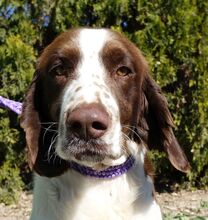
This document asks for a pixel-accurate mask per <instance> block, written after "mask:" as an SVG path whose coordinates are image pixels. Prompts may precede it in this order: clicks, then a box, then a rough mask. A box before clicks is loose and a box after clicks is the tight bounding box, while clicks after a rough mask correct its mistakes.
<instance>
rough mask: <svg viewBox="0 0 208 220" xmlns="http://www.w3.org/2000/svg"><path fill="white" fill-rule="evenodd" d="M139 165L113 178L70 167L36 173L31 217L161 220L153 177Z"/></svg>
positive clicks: (36, 219) (40, 219)
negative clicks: (88, 174)
mask: <svg viewBox="0 0 208 220" xmlns="http://www.w3.org/2000/svg"><path fill="white" fill-rule="evenodd" d="M140 171H141V169H139V165H138V164H137V165H136V166H135V167H133V168H132V169H131V170H130V171H129V172H128V173H126V174H124V175H122V176H120V177H117V178H115V179H110V180H100V179H94V178H88V177H84V176H82V175H80V174H79V173H77V172H75V171H72V170H69V171H68V172H66V173H65V174H63V175H61V176H59V177H54V178H47V177H41V176H38V175H36V176H35V188H34V201H33V211H32V216H31V220H121V219H122V220H136V219H143V220H153V219H154V220H160V219H162V217H161V212H160V208H159V206H158V205H157V203H156V202H155V200H154V198H153V196H152V192H153V183H152V180H151V178H150V177H148V176H147V177H145V174H144V173H143V172H142V173H141V172H140Z"/></svg>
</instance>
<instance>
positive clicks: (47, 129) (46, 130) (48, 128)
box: [43, 123, 54, 144]
mask: <svg viewBox="0 0 208 220" xmlns="http://www.w3.org/2000/svg"><path fill="white" fill-rule="evenodd" d="M53 125H54V123H52V124H51V125H50V126H48V127H47V128H44V129H45V132H44V134H43V144H45V136H46V133H47V132H49V131H50V129H51V127H52V126H53Z"/></svg>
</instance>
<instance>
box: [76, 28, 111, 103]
mask: <svg viewBox="0 0 208 220" xmlns="http://www.w3.org/2000/svg"><path fill="white" fill-rule="evenodd" d="M107 39H108V32H107V31H106V30H96V29H95V30H94V29H84V30H81V32H80V34H79V46H80V52H81V57H82V58H81V63H80V65H79V66H78V78H79V81H80V86H81V88H82V97H83V99H84V101H85V102H87V103H90V102H95V101H98V100H96V99H97V97H96V95H97V94H98V92H99V91H100V90H101V89H102V88H101V87H103V88H104V87H105V82H104V75H105V68H104V65H103V63H102V60H101V57H100V54H101V51H102V49H103V47H104V45H105V44H106V41H107ZM99 87H100V88H99Z"/></svg>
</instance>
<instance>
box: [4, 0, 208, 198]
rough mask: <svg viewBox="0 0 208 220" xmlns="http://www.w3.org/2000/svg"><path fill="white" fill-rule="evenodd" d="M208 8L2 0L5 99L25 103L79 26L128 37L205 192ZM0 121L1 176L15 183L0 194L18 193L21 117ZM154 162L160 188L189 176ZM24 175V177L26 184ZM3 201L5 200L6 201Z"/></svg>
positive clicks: (159, 159) (135, 0) (132, 0)
mask: <svg viewBox="0 0 208 220" xmlns="http://www.w3.org/2000/svg"><path fill="white" fill-rule="evenodd" d="M207 8H208V2H207V1H204V0H183V1H179V0H173V1H164V0H154V1H147V0H142V1H141V0H140V1H139V0H117V1H115V0H110V1H108V0H96V1H90V0H77V1H74V0H70V1H67V0H58V1H38V0H33V1H27V0H25V1H19V0H11V1H7V0H2V1H1V2H0V65H1V68H0V95H3V96H6V97H8V98H10V99H14V100H19V101H22V100H23V96H24V93H25V90H26V87H27V85H28V84H29V81H30V79H31V77H32V73H33V72H34V64H35V60H36V58H37V56H38V54H39V53H40V52H41V51H42V49H43V48H44V47H45V46H46V45H48V44H49V43H50V42H51V40H52V39H53V38H55V36H57V35H58V34H59V33H60V32H62V31H65V30H66V29H68V28H70V27H75V26H93V27H109V28H112V29H115V30H118V31H123V32H124V33H125V34H126V36H127V37H128V38H129V39H131V40H132V41H133V42H135V44H136V45H138V47H139V48H140V49H141V50H142V51H143V53H144V55H145V57H146V58H147V60H148V61H149V64H150V70H151V73H152V75H153V78H154V79H155V80H156V81H157V83H158V84H159V85H160V86H161V87H162V89H163V91H164V93H165V94H166V97H167V98H168V101H169V107H170V109H171V112H172V114H173V118H174V122H175V125H176V127H175V133H176V136H177V138H178V140H179V142H180V144H181V145H182V146H183V148H184V150H185V152H186V154H187V156H188V158H189V160H190V163H191V166H192V170H191V172H190V173H189V174H188V175H187V179H186V180H189V182H190V185H191V186H206V185H207V184H208V177H207V175H206V173H208V123H207V122H208V89H207V88H208V25H207V24H208V13H207ZM0 117H1V122H0V127H1V133H0V172H3V173H4V172H6V171H7V172H11V173H12V172H14V174H13V175H12V177H9V175H8V181H7V180H3V179H2V178H1V176H3V175H2V174H1V173H0V189H1V191H0V192H3V191H4V190H5V189H6V188H5V185H4V183H5V181H6V182H8V184H9V182H10V181H11V180H12V179H16V181H19V184H17V186H18V185H19V186H20V185H21V179H18V178H17V176H18V172H19V171H18V168H17V167H25V166H23V164H25V157H24V156H23V155H24V150H23V149H24V146H25V143H24V137H23V134H22V131H21V130H20V128H19V125H18V118H17V116H16V115H15V114H13V113H11V112H7V111H5V110H0ZM19 155H21V156H20V157H18V156H19ZM153 155H154V156H153V159H154V162H155V164H156V166H157V167H156V174H157V178H158V181H159V180H165V181H166V180H168V179H171V180H172V181H173V182H179V183H180V182H183V181H184V179H185V178H184V177H185V176H184V175H182V174H181V173H179V172H178V171H176V170H175V169H173V168H172V167H171V166H170V165H169V162H168V160H167V159H165V157H164V154H160V153H158V152H154V153H153ZM14 158H18V160H19V162H18V163H19V164H20V166H16V165H15V163H16V161H15V160H14ZM5 164H6V165H5ZM24 169H25V168H24ZM167 171H168V172H167ZM22 173H24V175H25V172H24V171H23V172H22V171H21V174H22ZM164 174H165V176H164ZM24 175H21V178H23V179H24V180H25V179H26V178H25V176H24ZM160 177H162V178H160ZM4 178H7V175H4ZM11 184H12V183H11ZM14 188H15V186H14ZM17 188H18V187H17ZM3 189H4V190H3ZM18 189H19V188H18ZM2 190H3V191H2ZM4 192H5V191H4ZM7 192H9V190H8V191H7ZM0 197H1V198H3V197H2V196H1V194H0ZM4 198H6V197H4Z"/></svg>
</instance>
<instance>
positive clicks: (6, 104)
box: [0, 96, 22, 115]
mask: <svg viewBox="0 0 208 220" xmlns="http://www.w3.org/2000/svg"><path fill="white" fill-rule="evenodd" d="M0 107H1V108H7V109H9V110H12V111H13V112H15V113H16V114H18V115H20V114H21V112H22V103H21V102H16V101H13V100H10V99H6V98H4V97H2V96H0Z"/></svg>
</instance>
